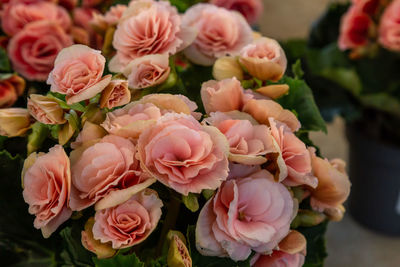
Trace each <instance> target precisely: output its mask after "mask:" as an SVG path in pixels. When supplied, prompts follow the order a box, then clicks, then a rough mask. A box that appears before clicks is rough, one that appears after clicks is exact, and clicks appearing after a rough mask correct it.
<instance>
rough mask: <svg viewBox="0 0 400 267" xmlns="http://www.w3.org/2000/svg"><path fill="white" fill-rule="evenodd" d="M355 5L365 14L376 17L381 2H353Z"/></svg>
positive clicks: (353, 0) (368, 0) (372, 0)
mask: <svg viewBox="0 0 400 267" xmlns="http://www.w3.org/2000/svg"><path fill="white" fill-rule="evenodd" d="M352 2H353V5H356V6H358V7H359V8H360V9H361V10H362V11H363V12H364V13H367V14H368V15H374V14H375V13H376V11H377V10H378V7H379V4H380V2H381V0H352Z"/></svg>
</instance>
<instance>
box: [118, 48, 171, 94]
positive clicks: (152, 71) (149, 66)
mask: <svg viewBox="0 0 400 267" xmlns="http://www.w3.org/2000/svg"><path fill="white" fill-rule="evenodd" d="M170 70H171V69H170V67H169V60H168V55H166V54H163V55H159V54H155V55H147V56H143V57H140V58H136V59H134V60H132V61H131V62H130V63H129V64H128V66H127V67H126V68H125V69H124V71H123V73H124V75H125V76H126V77H128V83H129V87H130V88H133V89H142V88H146V87H150V86H154V85H158V84H161V83H163V82H165V81H166V80H167V78H168V75H169V73H170Z"/></svg>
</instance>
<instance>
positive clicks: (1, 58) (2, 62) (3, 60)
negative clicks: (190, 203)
mask: <svg viewBox="0 0 400 267" xmlns="http://www.w3.org/2000/svg"><path fill="white" fill-rule="evenodd" d="M0 71H4V72H10V71H11V66H10V61H9V60H8V57H7V52H6V50H5V49H4V48H2V47H0Z"/></svg>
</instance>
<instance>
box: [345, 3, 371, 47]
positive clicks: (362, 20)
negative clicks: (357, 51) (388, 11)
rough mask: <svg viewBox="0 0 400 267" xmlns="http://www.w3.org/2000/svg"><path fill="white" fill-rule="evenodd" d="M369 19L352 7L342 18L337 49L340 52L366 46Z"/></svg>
mask: <svg viewBox="0 0 400 267" xmlns="http://www.w3.org/2000/svg"><path fill="white" fill-rule="evenodd" d="M371 24H372V20H371V18H370V17H369V16H368V14H366V13H364V12H363V11H362V9H361V8H360V7H359V6H357V5H353V6H351V7H350V8H349V10H348V11H347V13H346V14H345V15H344V16H343V17H342V21H341V25H340V35H339V41H338V42H339V43H338V45H339V48H340V49H341V50H346V49H353V48H358V47H362V46H365V45H366V44H368V34H369V28H370V26H371Z"/></svg>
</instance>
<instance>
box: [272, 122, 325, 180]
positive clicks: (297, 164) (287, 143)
mask: <svg viewBox="0 0 400 267" xmlns="http://www.w3.org/2000/svg"><path fill="white" fill-rule="evenodd" d="M270 127H271V134H272V136H273V137H274V139H275V141H276V142H277V143H278V145H279V147H280V149H281V152H282V158H283V160H284V161H285V164H286V167H287V170H288V176H287V177H286V179H285V180H283V183H284V184H285V185H287V186H298V185H304V184H305V185H308V186H311V187H312V188H315V187H317V185H318V180H317V178H316V177H314V176H313V175H312V174H311V171H312V168H311V157H310V154H309V152H308V150H307V147H306V145H305V144H304V143H303V142H302V141H301V140H300V139H299V138H298V137H297V136H296V135H295V134H294V133H293V132H292V131H291V130H290V129H289V128H288V127H287V126H286V125H285V124H283V123H280V122H278V121H275V120H274V119H273V118H270Z"/></svg>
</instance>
